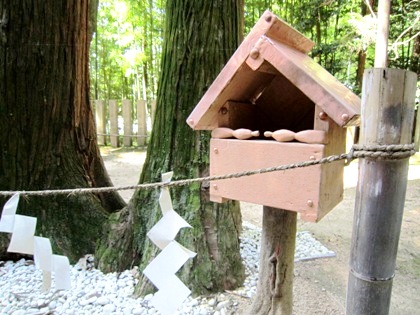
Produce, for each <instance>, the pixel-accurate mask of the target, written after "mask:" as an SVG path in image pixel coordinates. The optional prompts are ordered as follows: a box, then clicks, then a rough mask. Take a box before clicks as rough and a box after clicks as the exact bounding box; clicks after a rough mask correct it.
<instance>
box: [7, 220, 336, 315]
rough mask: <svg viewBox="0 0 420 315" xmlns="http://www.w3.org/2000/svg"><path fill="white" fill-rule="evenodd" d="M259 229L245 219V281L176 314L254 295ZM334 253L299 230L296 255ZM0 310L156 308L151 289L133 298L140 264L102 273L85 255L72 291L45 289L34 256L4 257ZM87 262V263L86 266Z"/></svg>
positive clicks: (215, 310)
mask: <svg viewBox="0 0 420 315" xmlns="http://www.w3.org/2000/svg"><path fill="white" fill-rule="evenodd" d="M260 237H261V229H260V228H259V227H256V226H254V225H251V224H247V223H244V227H243V233H242V237H241V255H242V258H243V262H244V264H245V270H246V274H247V278H246V280H245V282H244V286H243V287H241V288H239V289H237V290H235V291H232V292H226V293H222V294H217V295H211V296H205V297H204V296H198V297H195V298H192V297H189V298H188V299H187V300H186V301H185V302H184V303H183V305H182V306H181V307H180V309H179V311H178V314H194V315H198V314H199V315H206V314H215V315H222V314H234V313H236V310H237V307H238V305H239V302H238V298H251V297H252V296H253V295H254V294H255V292H256V284H257V281H258V251H259V240H260ZM331 256H334V253H333V252H332V251H330V250H328V249H327V248H326V247H325V246H323V245H322V244H321V243H320V242H318V241H317V240H316V239H315V238H313V237H312V235H311V234H310V233H309V232H299V233H298V236H297V243H296V253H295V259H296V261H300V260H309V259H316V258H320V257H331ZM0 264H1V267H0V301H1V302H0V314H12V315H26V314H39V315H41V314H43V315H47V314H74V315H76V314H127V315H129V314H133V315H135V314H157V311H156V310H155V309H154V308H153V307H152V306H151V305H150V304H149V301H150V299H151V298H152V295H151V294H150V295H147V296H145V297H144V298H133V297H132V293H133V289H134V286H135V284H136V283H137V281H138V280H137V277H136V274H137V270H136V269H133V270H126V271H124V272H122V273H109V274H103V273H102V272H101V271H100V270H97V269H95V268H89V265H90V256H88V263H86V260H83V259H82V260H81V261H80V263H78V264H76V265H74V266H72V269H71V281H72V289H71V290H68V291H55V290H54V288H52V289H51V291H49V292H43V291H42V271H41V270H39V269H37V268H36V267H35V265H34V263H33V261H31V260H24V259H21V260H19V261H18V262H16V263H14V262H12V261H7V262H1V263H0ZM86 265H87V266H88V268H87V269H86V268H85V266H86Z"/></svg>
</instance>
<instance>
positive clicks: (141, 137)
mask: <svg viewBox="0 0 420 315" xmlns="http://www.w3.org/2000/svg"><path fill="white" fill-rule="evenodd" d="M137 126H138V132H137V135H138V137H137V144H138V146H145V145H146V142H147V125H146V101H145V100H138V101H137Z"/></svg>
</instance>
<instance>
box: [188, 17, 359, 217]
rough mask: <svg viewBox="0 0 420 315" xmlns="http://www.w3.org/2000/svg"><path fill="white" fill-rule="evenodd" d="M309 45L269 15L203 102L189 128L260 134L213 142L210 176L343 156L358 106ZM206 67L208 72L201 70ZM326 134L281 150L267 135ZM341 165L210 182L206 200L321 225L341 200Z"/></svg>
mask: <svg viewBox="0 0 420 315" xmlns="http://www.w3.org/2000/svg"><path fill="white" fill-rule="evenodd" d="M313 45H314V43H313V42H312V41H310V40H309V39H307V38H305V37H304V36H303V35H302V34H300V33H299V32H298V31H296V30H294V29H293V28H292V27H290V26H289V25H288V24H286V23H285V22H283V21H282V20H280V19H279V18H277V17H276V16H275V15H273V14H272V13H271V12H269V11H266V12H265V13H264V14H263V16H262V17H261V19H260V20H259V21H258V22H257V24H256V25H255V27H254V28H253V29H252V31H251V32H250V33H249V35H248V36H247V37H246V38H245V40H244V41H243V43H242V44H241V45H240V47H239V48H238V49H237V51H236V52H235V53H234V54H233V56H232V57H231V59H230V60H229V61H228V63H227V64H226V65H225V67H224V68H223V69H222V71H221V72H220V74H219V76H218V77H217V78H216V80H215V81H214V82H213V84H212V85H211V86H210V88H209V89H208V91H207V92H206V93H205V95H204V96H203V97H202V99H201V100H200V102H199V103H198V105H197V106H196V107H195V109H194V110H193V112H192V113H191V115H190V116H189V117H188V119H187V123H188V124H189V125H190V126H191V127H192V128H193V129H195V130H214V129H215V128H220V127H228V128H231V129H238V128H246V129H250V130H258V131H259V132H260V135H261V136H260V137H254V138H251V139H248V140H238V139H216V138H212V139H211V142H210V175H223V174H229V173H235V172H241V171H245V170H256V169H260V168H265V167H273V166H279V165H283V164H289V163H294V162H301V161H306V160H310V159H319V158H321V157H325V156H329V155H334V154H340V153H344V152H345V138H346V129H345V128H344V127H347V126H355V125H358V124H359V113H360V99H359V98H358V97H357V96H356V95H355V94H353V93H352V92H351V91H350V90H348V89H347V88H346V87H345V86H344V85H343V84H341V83H340V82H339V81H338V80H336V79H335V78H334V77H333V76H332V75H331V74H330V73H328V72H327V71H326V70H325V69H323V68H322V67H321V66H320V65H318V64H317V63H316V62H315V61H314V60H312V59H311V58H310V57H309V56H308V55H307V53H308V52H309V51H310V50H311V49H312V47H313ZM203 66H205V65H203ZM279 129H288V130H291V131H293V132H299V131H303V130H323V131H325V134H326V141H323V142H324V144H322V143H299V142H296V141H293V142H278V141H275V140H274V139H273V138H266V137H264V136H263V133H264V132H265V131H275V130H279ZM343 170H344V161H338V162H334V163H330V164H324V165H317V166H311V167H306V168H300V169H294V170H287V171H280V172H272V173H266V174H260V175H253V176H247V177H241V178H237V179H228V180H221V181H213V182H212V183H211V185H210V199H211V200H213V201H217V202H222V201H224V200H226V199H234V200H241V201H247V202H251V203H256V204H261V205H266V206H270V207H276V208H281V209H286V210H291V211H297V212H299V213H300V216H301V218H302V219H304V220H307V221H318V220H320V219H321V218H322V217H323V216H324V215H325V214H327V213H328V212H329V211H330V210H331V209H332V208H333V207H334V206H336V205H337V204H338V203H339V202H340V201H341V200H342V197H343Z"/></svg>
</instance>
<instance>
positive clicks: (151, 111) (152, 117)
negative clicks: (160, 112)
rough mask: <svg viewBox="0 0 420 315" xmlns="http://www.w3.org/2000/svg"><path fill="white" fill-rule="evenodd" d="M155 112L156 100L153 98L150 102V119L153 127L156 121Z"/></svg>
mask: <svg viewBox="0 0 420 315" xmlns="http://www.w3.org/2000/svg"><path fill="white" fill-rule="evenodd" d="M155 113H156V100H153V101H152V102H151V104H150V119H151V121H152V128H153V124H154V123H155Z"/></svg>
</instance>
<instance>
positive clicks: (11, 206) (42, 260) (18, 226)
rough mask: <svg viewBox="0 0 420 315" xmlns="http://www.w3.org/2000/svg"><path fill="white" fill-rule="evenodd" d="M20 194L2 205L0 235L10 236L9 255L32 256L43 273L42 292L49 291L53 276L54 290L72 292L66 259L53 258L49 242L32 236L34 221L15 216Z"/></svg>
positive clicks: (68, 265) (22, 216)
mask: <svg viewBox="0 0 420 315" xmlns="http://www.w3.org/2000/svg"><path fill="white" fill-rule="evenodd" d="M18 203H19V194H15V195H13V196H12V197H11V198H10V199H9V200H8V201H7V202H6V204H5V205H4V207H3V212H2V215H1V219H0V232H4V233H11V234H12V236H11V239H10V244H9V247H8V248H7V251H8V252H12V253H20V254H27V255H33V256H34V262H35V266H36V267H37V268H39V269H41V270H42V273H43V289H44V290H49V289H50V288H51V279H52V274H54V284H55V286H54V287H55V289H56V290H68V289H70V288H71V282H70V264H69V260H68V258H67V257H66V256H61V255H53V253H52V248H51V243H50V240H49V239H48V238H45V237H39V236H35V229H36V220H37V219H36V218H34V217H29V216H25V215H19V214H16V210H17V207H18Z"/></svg>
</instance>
